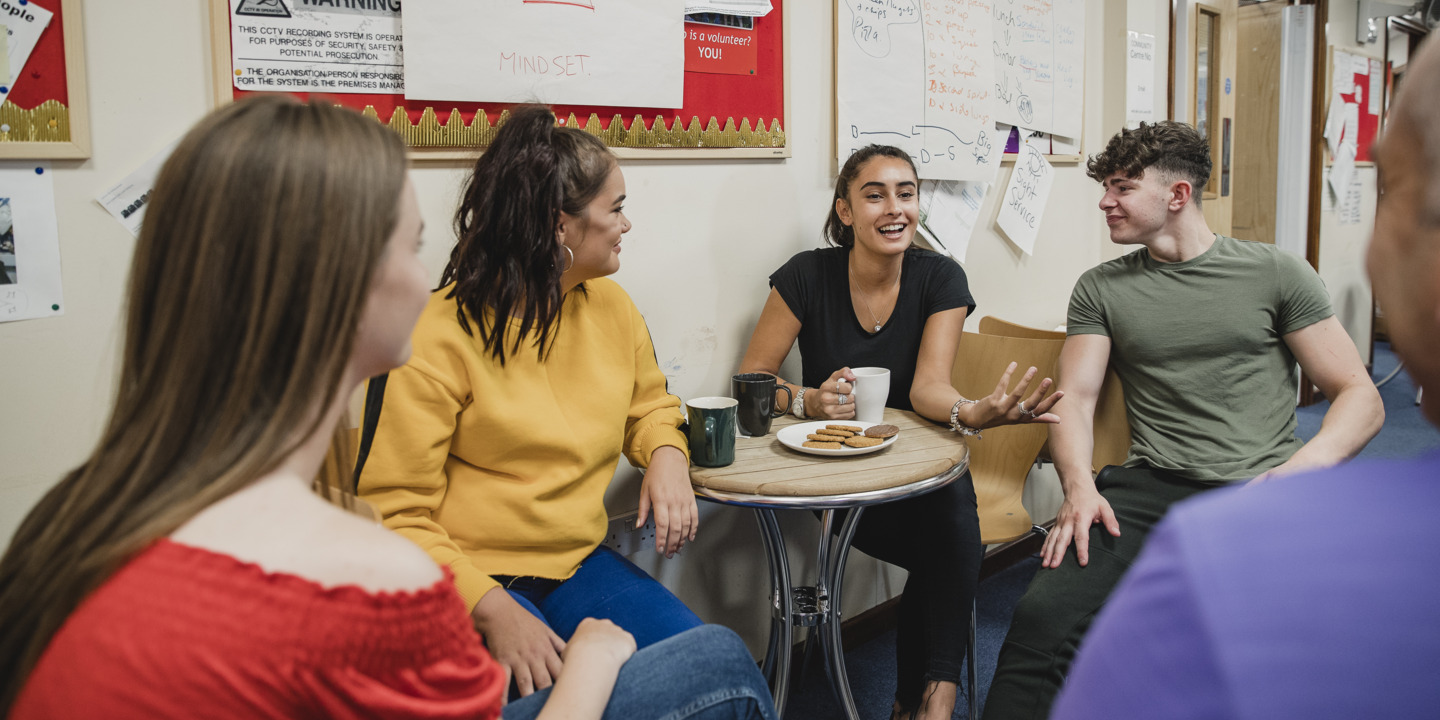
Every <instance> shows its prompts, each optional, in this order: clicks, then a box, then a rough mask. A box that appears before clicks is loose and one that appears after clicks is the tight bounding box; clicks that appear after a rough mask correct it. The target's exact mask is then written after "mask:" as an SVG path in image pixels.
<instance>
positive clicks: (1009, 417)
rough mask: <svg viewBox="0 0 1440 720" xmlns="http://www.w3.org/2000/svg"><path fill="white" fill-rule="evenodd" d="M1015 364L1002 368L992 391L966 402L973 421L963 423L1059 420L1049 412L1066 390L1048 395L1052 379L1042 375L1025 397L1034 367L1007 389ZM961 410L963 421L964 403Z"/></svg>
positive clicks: (975, 425) (992, 424) (990, 424)
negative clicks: (1013, 386)
mask: <svg viewBox="0 0 1440 720" xmlns="http://www.w3.org/2000/svg"><path fill="white" fill-rule="evenodd" d="M1017 367H1018V365H1017V364H1016V363H1013V362H1012V363H1010V365H1009V366H1008V367H1006V368H1005V373H1004V374H1002V375H1001V376H1000V382H999V383H997V384H996V385H995V391H994V392H992V393H990V394H989V395H986V396H985V397H983V398H981V399H980V400H979V402H976V403H975V404H973V405H970V406H969V409H968V415H969V417H968V420H971V421H973V422H966V423H965V424H966V425H969V426H970V427H973V428H976V429H979V428H988V427H995V426H997V425H1019V424H1023V423H1032V422H1040V423H1050V424H1055V423H1058V422H1060V417H1059V416H1058V415H1055V414H1053V413H1051V412H1050V408H1052V407H1055V403H1057V402H1059V401H1060V398H1062V397H1064V396H1065V393H1064V392H1061V391H1059V390H1056V391H1055V392H1053V393H1050V394H1049V395H1048V396H1047V395H1046V394H1045V393H1046V391H1048V390H1049V389H1050V386H1051V385H1053V384H1054V383H1053V382H1052V381H1051V380H1050V378H1045V379H1044V380H1041V381H1040V386H1039V387H1037V388H1035V391H1034V392H1032V393H1030V395H1029V397H1026V395H1025V391H1026V389H1028V388H1029V387H1030V381H1031V380H1033V379H1035V374H1036V373H1038V372H1039V370H1037V369H1035V368H1033V367H1032V368H1030V369H1029V370H1026V371H1025V375H1024V376H1023V377H1021V378H1020V383H1019V384H1018V385H1016V386H1015V390H1013V391H1011V390H1009V387H1010V376H1011V375H1013V374H1014V373H1015V369H1016V368H1017ZM961 413H962V421H964V420H965V419H966V418H964V417H963V415H964V414H966V408H965V407H964V406H962V407H961Z"/></svg>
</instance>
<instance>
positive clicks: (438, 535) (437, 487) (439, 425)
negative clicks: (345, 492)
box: [359, 358, 498, 608]
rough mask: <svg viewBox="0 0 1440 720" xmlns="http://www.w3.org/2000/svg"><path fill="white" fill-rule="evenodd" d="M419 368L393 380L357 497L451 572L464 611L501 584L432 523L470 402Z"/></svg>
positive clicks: (394, 374)
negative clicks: (459, 422) (463, 412)
mask: <svg viewBox="0 0 1440 720" xmlns="http://www.w3.org/2000/svg"><path fill="white" fill-rule="evenodd" d="M417 364H421V361H420V360H419V359H418V358H412V359H411V362H410V363H407V364H406V365H404V366H402V367H399V368H396V369H395V370H393V371H391V372H390V378H389V380H388V381H387V383H386V385H385V400H384V405H383V407H384V410H383V411H382V412H381V413H380V421H379V424H378V425H377V427H376V429H375V438H374V441H373V443H372V444H371V447H370V454H369V456H368V457H367V459H366V461H365V469H364V471H363V472H362V473H361V476H360V484H359V493H360V496H361V497H363V498H365V500H366V501H368V502H370V503H371V504H372V505H374V506H375V507H376V509H378V510H379V511H380V513H381V515H382V516H383V517H384V518H385V526H386V527H388V528H390V529H391V530H394V531H395V532H397V533H400V534H401V535H403V536H405V537H406V538H408V539H409V540H410V541H411V542H414V543H415V544H417V545H419V546H420V547H421V548H423V549H424V550H425V552H427V553H429V554H430V557H431V558H434V560H435V562H437V563H439V564H441V565H444V566H448V567H449V568H450V570H451V571H452V572H453V573H454V574H455V587H456V589H457V590H459V592H460V595H461V596H462V597H463V598H465V605H466V607H468V608H474V607H475V603H477V602H479V601H480V597H481V596H483V595H484V594H485V593H486V592H489V591H490V590H491V589H492V588H495V587H497V586H498V583H496V582H495V581H494V580H493V579H492V578H491V577H490V576H489V575H486V574H485V573H484V572H481V571H480V569H479V568H476V567H475V565H474V564H473V563H472V562H471V561H470V559H469V558H468V557H466V555H465V553H464V552H462V551H461V550H460V547H459V546H458V545H456V544H455V542H454V541H453V540H451V538H450V535H449V533H447V532H446V531H445V528H444V527H442V526H441V525H440V524H439V523H437V522H436V521H435V520H434V518H433V517H432V515H433V513H434V512H435V511H436V510H437V509H438V508H439V507H440V504H441V503H442V502H443V501H444V499H445V493H446V491H447V489H448V480H447V478H446V474H445V463H446V460H447V458H449V455H450V439H451V437H452V436H453V435H454V434H455V425H456V417H457V416H458V415H459V413H460V411H461V410H462V409H464V406H465V404H466V403H467V401H468V398H465V399H462V398H461V397H459V396H458V393H457V392H456V391H455V390H454V389H452V388H447V387H446V386H445V385H444V384H443V383H441V382H440V381H439V380H437V379H436V378H435V377H433V376H431V375H429V374H427V373H425V372H423V371H422V370H421V369H418V368H417V367H416V365H417Z"/></svg>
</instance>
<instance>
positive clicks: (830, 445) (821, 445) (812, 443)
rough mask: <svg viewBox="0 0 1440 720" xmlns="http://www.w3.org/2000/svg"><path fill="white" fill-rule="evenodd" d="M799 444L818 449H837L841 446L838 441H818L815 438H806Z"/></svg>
mask: <svg viewBox="0 0 1440 720" xmlns="http://www.w3.org/2000/svg"><path fill="white" fill-rule="evenodd" d="M800 444H801V445H803V446H805V447H808V448H817V449H820V450H839V449H840V448H841V445H840V443H838V442H819V441H816V440H807V441H805V442H803V443H800Z"/></svg>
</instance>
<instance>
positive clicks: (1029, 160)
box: [995, 145, 1055, 255]
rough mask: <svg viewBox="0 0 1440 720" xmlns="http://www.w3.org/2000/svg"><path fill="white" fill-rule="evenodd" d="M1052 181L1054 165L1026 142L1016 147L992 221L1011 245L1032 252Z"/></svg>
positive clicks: (1029, 253) (1030, 253)
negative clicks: (1015, 154)
mask: <svg viewBox="0 0 1440 720" xmlns="http://www.w3.org/2000/svg"><path fill="white" fill-rule="evenodd" d="M1054 183H1055V168H1054V167H1053V166H1051V165H1050V162H1049V161H1048V160H1046V159H1045V156H1044V155H1042V154H1040V151H1039V150H1036V149H1035V148H1034V147H1032V146H1030V145H1026V146H1024V147H1023V148H1021V149H1020V157H1019V158H1017V159H1016V160H1015V171H1014V172H1013V173H1011V174H1010V185H1009V186H1008V187H1006V188H1005V195H1004V196H1003V197H1001V198H1000V203H1001V204H1000V214H999V215H998V216H997V217H996V218H995V223H996V224H997V225H999V226H1000V229H1001V230H1003V231H1004V232H1005V236H1006V237H1008V238H1010V242H1012V243H1015V247H1018V248H1020V249H1021V250H1024V251H1025V254H1026V255H1032V254H1034V250H1035V236H1036V234H1037V233H1038V232H1039V231H1040V218H1041V216H1043V215H1044V214H1045V203H1046V202H1047V201H1049V199H1050V186H1051V185H1053V184H1054Z"/></svg>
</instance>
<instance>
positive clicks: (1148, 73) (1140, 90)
mask: <svg viewBox="0 0 1440 720" xmlns="http://www.w3.org/2000/svg"><path fill="white" fill-rule="evenodd" d="M1125 34H1126V36H1127V38H1128V40H1129V42H1128V47H1127V55H1126V60H1125V127H1128V128H1131V129H1134V128H1137V127H1140V123H1142V122H1154V121H1155V36H1154V35H1151V34H1150V33H1141V32H1135V31H1134V30H1130V31H1128V32H1126V33H1125Z"/></svg>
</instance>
